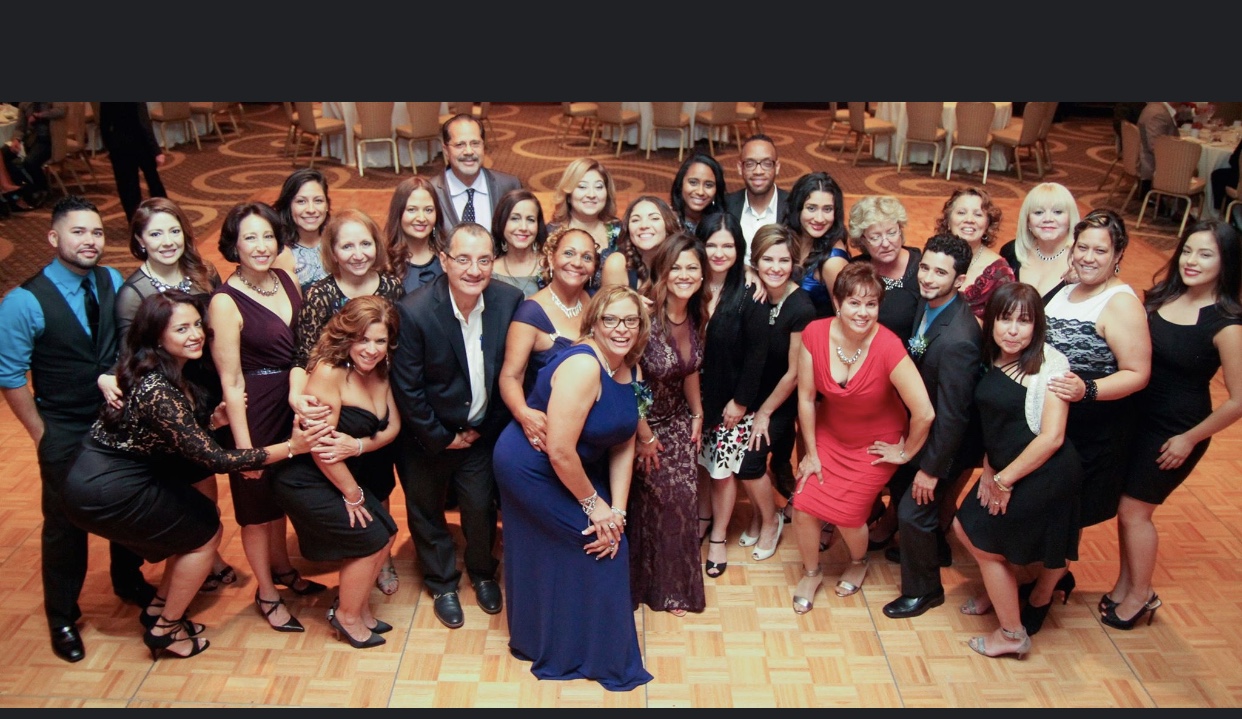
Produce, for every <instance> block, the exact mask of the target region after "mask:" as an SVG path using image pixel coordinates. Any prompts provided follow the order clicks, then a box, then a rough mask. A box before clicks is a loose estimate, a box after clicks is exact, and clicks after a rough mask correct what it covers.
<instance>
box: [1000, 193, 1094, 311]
mask: <svg viewBox="0 0 1242 719" xmlns="http://www.w3.org/2000/svg"><path fill="white" fill-rule="evenodd" d="M1077 224H1078V203H1077V202H1075V201H1074V196H1073V195H1071V194H1070V191H1069V190H1068V189H1066V188H1065V186H1064V185H1061V184H1058V183H1056V182H1041V183H1040V184H1038V185H1036V186H1034V187H1032V188H1031V191H1030V192H1028V193H1026V199H1024V200H1022V209H1021V210H1019V211H1018V230H1017V233H1016V234H1017V237H1015V238H1014V239H1012V240H1010V241H1009V242H1007V243H1005V246H1004V247H1002V248H1001V249H1000V256H1001V257H1004V258H1005V261H1006V262H1008V263H1009V268H1010V269H1012V270H1013V273H1014V277H1015V278H1016V279H1017V280H1018V281H1019V282H1025V283H1027V284H1028V285H1030V286H1032V287H1034V288H1035V289H1036V290H1038V291H1039V294H1040V295H1041V296H1042V297H1043V298H1044V302H1047V301H1048V300H1050V299H1052V296H1053V295H1054V294H1056V291H1057V290H1059V289H1061V286H1062V285H1064V284H1065V283H1066V282H1071V281H1073V280H1075V279H1077V278H1076V277H1074V275H1073V273H1072V272H1070V269H1069V267H1070V263H1069V259H1070V256H1069V251H1070V246H1071V245H1073V244H1074V238H1073V237H1072V236H1071V235H1070V231H1071V230H1073V229H1074V225H1077Z"/></svg>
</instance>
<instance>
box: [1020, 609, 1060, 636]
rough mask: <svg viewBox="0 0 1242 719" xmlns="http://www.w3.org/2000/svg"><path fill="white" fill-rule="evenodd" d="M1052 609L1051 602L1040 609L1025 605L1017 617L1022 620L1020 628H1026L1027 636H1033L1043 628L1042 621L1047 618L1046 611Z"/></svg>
mask: <svg viewBox="0 0 1242 719" xmlns="http://www.w3.org/2000/svg"><path fill="white" fill-rule="evenodd" d="M1050 609H1052V602H1051V601H1049V602H1048V603H1047V604H1045V605H1044V606H1042V607H1037V606H1035V605H1034V604H1030V603H1027V604H1026V605H1024V606H1023V607H1022V611H1021V612H1020V613H1019V615H1018V616H1019V617H1021V619H1022V626H1023V627H1025V628H1026V634H1027V636H1035V635H1036V634H1038V633H1039V630H1040V629H1041V628H1042V627H1043V626H1044V620H1045V619H1047V618H1048V611H1049V610H1050Z"/></svg>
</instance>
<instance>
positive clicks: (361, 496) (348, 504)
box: [341, 485, 367, 507]
mask: <svg viewBox="0 0 1242 719" xmlns="http://www.w3.org/2000/svg"><path fill="white" fill-rule="evenodd" d="M366 498H367V493H366V492H363V491H362V485H359V486H358V501H357V502H351V501H349V498H348V497H346V496H345V495H344V494H342V495H341V499H343V500H345V506H346V507H357V506H359V505H361V504H362V502H363V500H365V499H366Z"/></svg>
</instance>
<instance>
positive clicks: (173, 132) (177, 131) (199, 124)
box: [95, 102, 210, 149]
mask: <svg viewBox="0 0 1242 719" xmlns="http://www.w3.org/2000/svg"><path fill="white" fill-rule="evenodd" d="M160 109H162V108H161V104H160V103H158V102H148V103H147V111H148V112H157V111H159V110H160ZM191 117H192V118H193V120H192V122H193V123H194V127H195V128H196V129H197V130H198V137H199V139H200V141H201V140H202V138H204V137H206V136H207V133H208V132H210V128H208V127H207V118H206V117H204V116H203V115H191ZM151 130H152V131H153V132H154V133H155V141H156V142H158V143H159V144H160V147H164V148H165V149H170V148H173V147H176V146H177V145H180V144H183V143H186V142H194V138H193V137H192V136H191V137H187V136H186V132H185V123H183V122H168V123H164V129H163V132H162V133H161V132H160V123H158V122H155V121H154V120H152V121H151ZM96 134H98V133H96ZM165 136H167V137H168V145H167V146H165V145H164V137H165ZM95 149H103V144H102V143H99V146H98V147H97V148H95Z"/></svg>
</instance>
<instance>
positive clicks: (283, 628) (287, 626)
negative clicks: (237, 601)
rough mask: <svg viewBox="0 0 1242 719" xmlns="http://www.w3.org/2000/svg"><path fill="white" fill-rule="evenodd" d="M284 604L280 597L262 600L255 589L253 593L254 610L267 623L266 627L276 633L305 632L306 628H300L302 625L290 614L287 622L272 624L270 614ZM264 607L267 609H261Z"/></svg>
mask: <svg viewBox="0 0 1242 719" xmlns="http://www.w3.org/2000/svg"><path fill="white" fill-rule="evenodd" d="M284 603H285V600H284V598H283V597H280V598H277V599H264V598H262V597H260V596H259V590H257V589H256V590H255V592H254V608H255V609H257V610H259V615H260V616H262V617H263V619H264V620H266V621H267V626H269V627H271V628H272V629H275V630H276V631H278V632H304V631H306V627H304V626H302V623H301V622H299V621H298V618H297V617H295V616H293V613H292V612H290V613H289V621H287V622H285V623H284V624H272V620H271V616H272V613H273V612H275V611H276V609H277V607H279V606H280V605H282V604H284ZM264 606H266V607H267V609H264V608H263V607H264Z"/></svg>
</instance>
